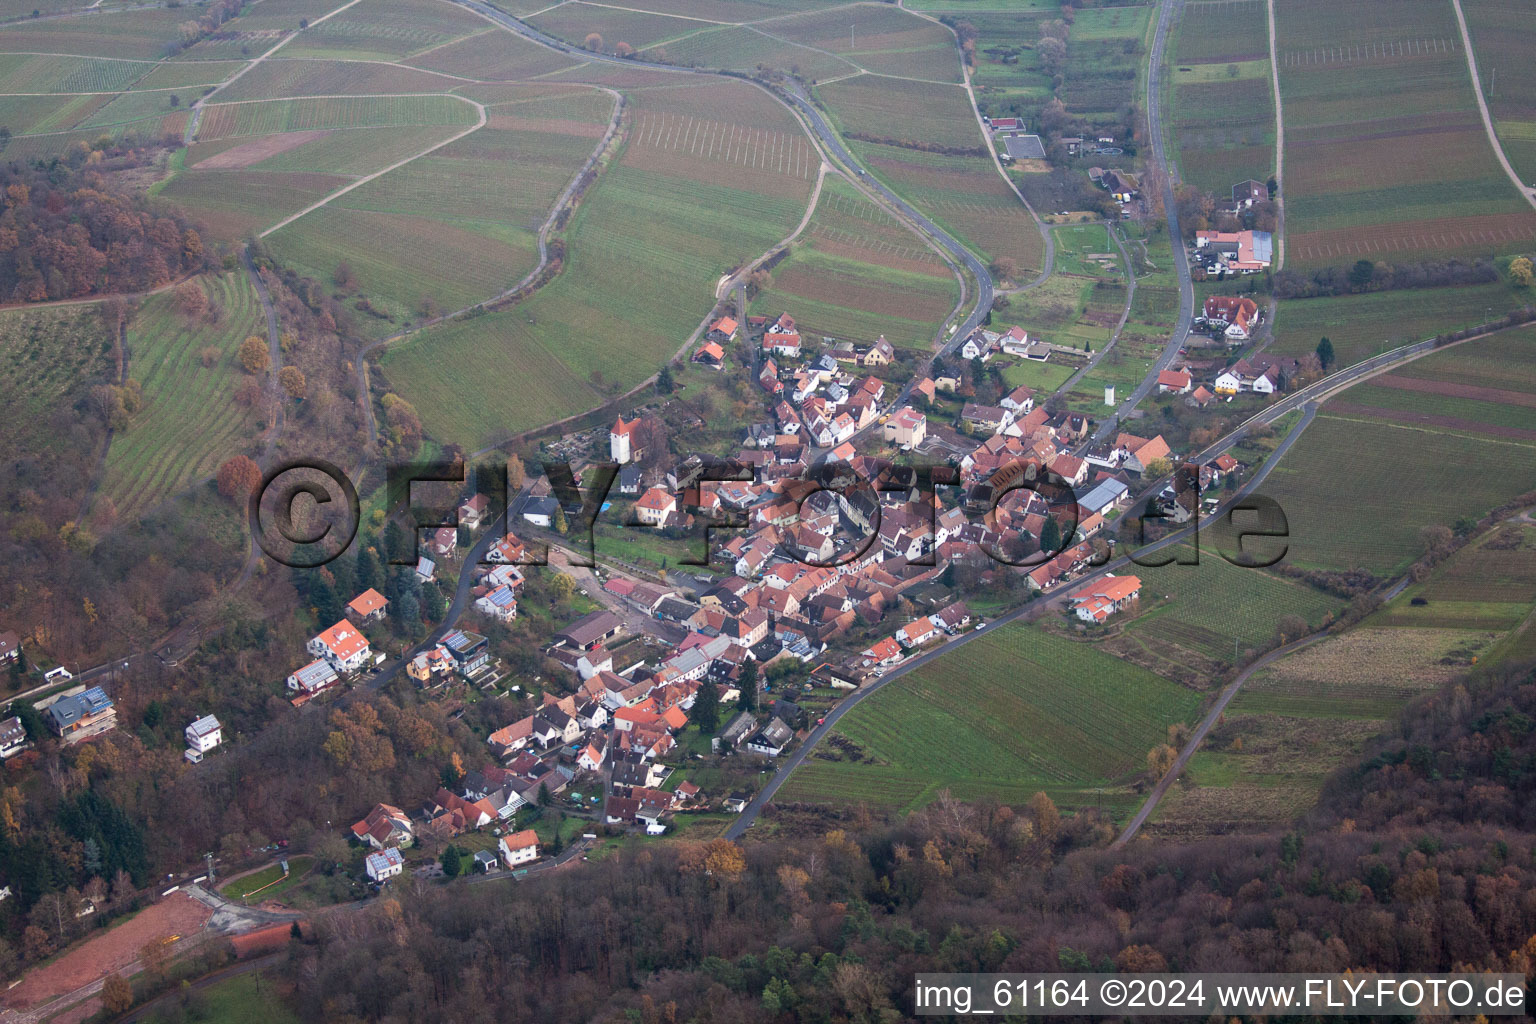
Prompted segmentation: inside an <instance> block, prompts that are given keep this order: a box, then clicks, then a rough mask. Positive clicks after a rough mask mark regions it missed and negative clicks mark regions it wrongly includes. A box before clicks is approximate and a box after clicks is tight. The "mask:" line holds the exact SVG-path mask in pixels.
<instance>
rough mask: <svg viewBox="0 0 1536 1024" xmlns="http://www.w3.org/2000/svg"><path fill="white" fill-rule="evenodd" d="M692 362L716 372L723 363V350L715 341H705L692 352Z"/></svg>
mask: <svg viewBox="0 0 1536 1024" xmlns="http://www.w3.org/2000/svg"><path fill="white" fill-rule="evenodd" d="M693 361H694V362H696V363H703V364H704V365H705V366H709V367H713V368H714V369H716V370H718V369H720V367H721V366H722V365H724V363H725V349H723V348H721V347H720V343H719V342H717V341H706V342H705V343H704V344H702V345H700V346H699V347H698V349H697V350H695V351H694V353H693Z"/></svg>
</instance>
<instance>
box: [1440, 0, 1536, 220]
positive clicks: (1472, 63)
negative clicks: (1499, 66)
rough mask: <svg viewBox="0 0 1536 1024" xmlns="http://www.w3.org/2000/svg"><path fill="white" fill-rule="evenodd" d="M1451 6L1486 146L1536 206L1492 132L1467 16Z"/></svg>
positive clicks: (1535, 192)
mask: <svg viewBox="0 0 1536 1024" xmlns="http://www.w3.org/2000/svg"><path fill="white" fill-rule="evenodd" d="M1451 6H1452V7H1454V8H1455V9H1456V24H1457V26H1458V27H1459V28H1460V29H1461V48H1462V49H1463V50H1465V51H1466V53H1467V71H1469V72H1470V73H1471V75H1472V94H1473V95H1474V96H1476V97H1477V112H1478V113H1479V114H1481V115H1482V118H1483V131H1485V132H1487V133H1488V144H1489V145H1490V146H1492V147H1493V152H1494V155H1495V156H1497V157H1498V158H1499V166H1501V167H1503V168H1504V173H1505V174H1506V175H1508V176H1509V180H1510V181H1512V182H1514V183H1515V188H1516V189H1518V190H1519V191H1520V195H1521V196H1523V197H1524V198H1525V201H1526V202H1528V203H1530V204H1531V205H1532V206H1536V188H1531V187H1530V186H1529V185H1527V184H1526V183H1525V182H1524V181H1521V180H1520V175H1518V174H1516V173H1515V169H1514V167H1513V166H1511V164H1510V162H1509V157H1507V156H1505V155H1504V146H1503V144H1502V143H1500V142H1499V135H1498V133H1497V132H1495V131H1494V130H1493V118H1491V117H1489V116H1488V101H1487V100H1485V99H1484V98H1483V80H1482V79H1481V78H1479V77H1478V74H1477V54H1476V53H1475V52H1474V51H1473V49H1472V33H1471V32H1469V31H1468V30H1467V16H1466V15H1465V14H1463V13H1462V10H1461V0H1451Z"/></svg>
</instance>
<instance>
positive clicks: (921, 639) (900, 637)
mask: <svg viewBox="0 0 1536 1024" xmlns="http://www.w3.org/2000/svg"><path fill="white" fill-rule="evenodd" d="M938 632H939V631H938V629H937V628H935V627H934V624H933V619H932V617H930V616H924V617H923V618H921V619H914V620H912V621H911V622H909V623H907V624H906V625H905V626H902V627H901V628H900V629H898V630H897V631H896V640H897V641H898V642H899V643H900V644H901V646H903V647H907V648H911V647H921V646H922V645H923V644H925V643H927V642H928V641H929V640H932V639H933V638H934V637H935V636H937V635H938Z"/></svg>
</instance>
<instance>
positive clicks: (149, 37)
mask: <svg viewBox="0 0 1536 1024" xmlns="http://www.w3.org/2000/svg"><path fill="white" fill-rule="evenodd" d="M186 20H187V14H186V12H185V11H178V10H174V9H172V8H164V7H162V8H140V9H137V10H121V11H113V12H111V13H110V14H79V15H75V16H72V17H60V18H52V19H45V20H38V21H24V22H13V23H11V24H8V25H6V26H5V30H4V31H3V32H0V51H3V52H6V53H32V54H69V55H78V56H82V57H110V58H114V59H115V60H138V61H157V60H160V59H161V58H163V57H166V56H168V55H170V54H171V53H172V52H173V51H174V50H175V48H176V47H177V46H178V45H179V42H180V32H179V30H178V28H177V26H178V25H180V24H181V23H182V22H183V21H186ZM145 70H148V68H147V67H146V68H145Z"/></svg>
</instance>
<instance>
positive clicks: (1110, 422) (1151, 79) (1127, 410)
mask: <svg viewBox="0 0 1536 1024" xmlns="http://www.w3.org/2000/svg"><path fill="white" fill-rule="evenodd" d="M1183 9H1184V0H1167V2H1166V3H1163V4H1162V5H1160V6H1159V7H1158V11H1157V33H1156V35H1154V36H1153V39H1152V57H1151V61H1150V63H1149V65H1148V69H1147V132H1148V134H1149V135H1150V136H1151V137H1152V160H1153V161H1154V163H1155V164H1156V165H1157V166H1158V167H1159V168H1161V169H1162V170H1163V175H1162V178H1163V212H1164V215H1165V216H1166V217H1167V219H1168V237H1169V239H1171V240H1172V242H1173V269H1174V271H1175V273H1176V274H1177V275H1178V279H1179V316H1178V319H1177V320H1175V321H1174V326H1173V333H1172V334H1171V335H1170V336H1169V338H1168V344H1167V346H1165V347H1164V349H1163V352H1162V354H1161V355H1159V356H1158V357H1157V360H1156V361H1155V362H1154V363H1153V364H1152V369H1151V370H1149V371H1148V373H1147V376H1146V377H1145V378H1144V379H1143V380H1142V382H1141V383H1140V384H1138V385H1137V386H1136V390H1135V391H1133V392H1132V393H1131V396H1130V397H1129V398H1127V399H1126V400H1125V401H1123V402H1121V403H1120V405H1119V407H1118V408H1117V409H1116V410H1115V414H1114V415H1113V416H1108V417H1105V418H1104V419H1103V420H1102V421H1101V422H1100V423H1099V426H1098V429H1097V430H1095V431H1094V432H1093V440H1102V439H1103V438H1105V437H1107V436H1109V435H1110V434H1112V433H1115V432H1117V431H1118V430H1119V429H1120V424H1121V422H1122V421H1123V420H1125V419H1126V418H1127V417H1129V416H1130V414H1131V413H1132V412H1134V411H1135V409H1136V407H1137V406H1138V405H1140V404H1141V402H1142V400H1143V399H1145V398H1146V397H1147V395H1149V394H1151V393H1152V391H1153V390H1154V389H1155V388H1156V387H1157V375H1158V374H1159V373H1161V372H1162V371H1163V370H1166V369H1168V368H1169V367H1170V366H1172V365H1173V361H1174V360H1175V359H1177V358H1178V355H1179V349H1181V348H1183V347H1184V343H1185V342H1186V341H1187V340H1188V339H1189V327H1190V323H1191V322H1192V321H1193V319H1194V315H1195V286H1194V282H1193V281H1192V280H1191V279H1190V276H1189V253H1188V252H1187V251H1186V250H1185V248H1184V239H1183V235H1182V233H1181V232H1180V230H1179V211H1178V206H1177V204H1176V203H1175V202H1174V199H1173V181H1174V177H1173V164H1172V163H1170V162H1169V160H1168V157H1167V154H1166V153H1164V151H1163V149H1164V147H1163V98H1162V76H1163V70H1164V67H1163V54H1164V51H1165V50H1166V49H1167V45H1168V36H1169V33H1170V32H1172V30H1173V26H1175V25H1177V24H1178V21H1179V14H1180V12H1181V11H1182V10H1183Z"/></svg>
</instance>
